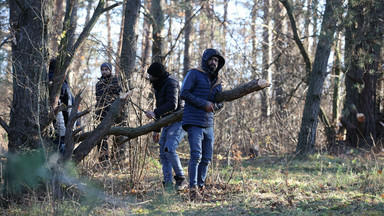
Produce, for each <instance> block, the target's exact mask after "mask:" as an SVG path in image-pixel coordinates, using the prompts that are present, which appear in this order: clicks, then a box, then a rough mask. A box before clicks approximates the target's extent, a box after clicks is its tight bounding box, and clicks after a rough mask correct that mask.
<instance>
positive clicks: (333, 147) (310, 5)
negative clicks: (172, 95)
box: [0, 0, 384, 215]
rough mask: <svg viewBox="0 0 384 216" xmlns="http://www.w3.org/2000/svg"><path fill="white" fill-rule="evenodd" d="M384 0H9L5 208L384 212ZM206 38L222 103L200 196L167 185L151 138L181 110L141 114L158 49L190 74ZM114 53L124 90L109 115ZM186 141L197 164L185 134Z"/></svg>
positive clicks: (180, 76) (1, 149) (2, 44)
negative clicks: (101, 100) (103, 145)
mask: <svg viewBox="0 0 384 216" xmlns="http://www.w3.org/2000/svg"><path fill="white" fill-rule="evenodd" d="M383 11H384V1H382V0H279V1H272V0H44V1H42V0H0V23H1V25H0V65H1V67H0V85H1V88H0V110H1V112H0V125H1V127H0V135H1V136H0V187H1V191H0V194H1V195H0V197H1V200H0V204H1V205H0V212H1V214H2V215H74V214H75V215H201V214H203V215H384V213H383V212H384V174H383V173H382V172H383V169H384V165H383V164H384V144H383V142H384V109H383V108H384V107H383V105H384V80H383V76H382V75H383V72H384V71H383V60H384V51H383V50H382V46H383V42H384V13H383ZM208 48H213V49H216V50H218V51H220V53H221V55H222V56H223V57H224V59H225V65H224V67H223V68H222V69H221V70H220V71H219V76H220V78H221V80H222V84H221V85H222V88H223V91H222V92H221V93H219V94H217V95H216V97H215V101H216V102H222V103H223V104H224V106H223V108H222V109H220V110H218V111H216V112H215V113H214V137H215V138H214V145H213V158H212V161H211V163H210V164H209V171H208V175H207V179H206V182H205V183H206V186H205V188H204V194H203V198H202V200H199V201H196V200H192V199H191V198H190V191H189V189H188V188H186V189H184V190H182V191H175V190H169V188H166V187H165V186H164V185H163V183H162V164H161V162H160V157H159V149H160V147H159V145H158V144H157V143H155V142H154V141H153V139H152V135H153V132H154V131H158V130H160V129H162V128H164V127H166V126H168V125H170V124H172V123H175V122H178V121H181V120H182V116H183V109H181V110H179V111H176V112H174V113H172V114H170V115H168V116H166V117H164V118H161V119H159V120H156V121H154V120H151V119H148V118H146V112H147V111H151V110H154V109H155V107H156V98H155V92H154V89H153V88H152V85H151V83H150V81H149V79H148V73H147V70H148V68H149V66H150V65H151V63H153V62H160V63H162V64H163V65H164V66H165V68H166V70H167V72H169V73H170V74H171V76H172V77H173V78H174V79H176V80H177V81H178V82H179V85H180V86H181V85H182V83H183V80H184V78H185V77H186V76H187V74H188V72H189V71H190V70H191V69H193V68H197V67H198V66H200V65H201V64H202V55H203V51H204V50H206V49H208ZM52 59H55V62H56V66H55V67H54V69H52V67H51V66H50V65H51V63H52ZM105 62H108V63H110V64H111V69H112V74H113V75H114V76H115V77H116V78H117V80H118V83H119V85H120V86H121V88H122V91H121V94H120V95H119V96H118V97H117V98H116V100H114V102H113V103H112V104H111V107H110V110H109V112H108V114H107V115H106V116H105V117H104V118H103V119H102V120H100V118H98V116H97V115H98V114H97V113H98V110H97V104H96V103H97V102H96V100H97V97H96V83H97V82H98V81H99V79H101V76H102V73H101V65H102V64H103V63H105ZM103 65H104V64H103ZM64 85H66V86H68V89H69V91H70V92H71V94H72V95H73V100H72V101H71V104H69V105H68V104H63V103H61V99H60V98H61V95H62V91H63V88H62V86H64ZM64 111H65V112H66V113H68V116H66V123H65V134H62V135H58V134H59V130H58V129H57V127H56V126H57V116H58V114H59V113H62V112H64ZM58 137H60V138H61V137H63V140H65V145H63V146H60V145H58V144H57V143H56V141H57V139H58ZM105 137H108V140H107V143H108V146H109V147H108V148H109V149H108V152H109V154H110V155H109V158H108V160H107V161H103V162H100V160H99V159H100V158H99V155H100V152H99V148H98V143H100V141H101V140H102V139H104V138H105ZM177 153H178V155H179V157H180V160H181V164H182V167H183V169H184V171H185V173H186V175H188V171H189V169H188V163H189V159H190V146H189V142H188V139H187V136H186V137H185V138H184V139H183V140H182V141H181V142H180V144H179V147H178V149H177Z"/></svg>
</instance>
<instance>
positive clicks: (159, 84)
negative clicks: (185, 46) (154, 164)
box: [146, 62, 186, 191]
mask: <svg viewBox="0 0 384 216" xmlns="http://www.w3.org/2000/svg"><path fill="white" fill-rule="evenodd" d="M147 73H148V76H149V80H150V82H151V83H152V87H153V89H154V91H155V98H156V108H155V110H153V111H147V112H146V116H147V117H148V118H150V119H155V120H156V119H159V118H162V117H164V116H167V115H169V114H171V113H172V112H175V111H178V110H180V109H182V108H183V106H184V103H183V101H182V100H181V99H180V95H179V93H180V87H179V83H178V82H177V81H176V80H175V79H173V78H171V77H170V74H169V73H168V72H167V71H166V70H165V67H164V65H162V64H161V63H158V62H154V63H152V64H151V66H150V67H149V68H148V70H147ZM159 132H160V131H155V132H154V133H153V140H154V141H155V142H159V144H160V162H161V164H162V170H163V176H164V182H163V183H164V185H165V186H166V187H167V186H171V185H173V180H172V177H173V174H172V169H173V171H174V172H175V176H174V179H175V180H176V184H175V189H176V190H178V191H180V190H183V188H184V187H185V186H186V178H185V176H184V172H183V168H182V166H181V163H180V158H179V156H178V155H177V153H176V149H177V147H178V146H179V143H180V142H181V140H182V139H183V137H184V136H185V131H184V130H183V129H182V128H181V121H179V122H175V123H173V124H171V125H168V126H166V127H164V128H163V130H162V132H161V136H160V138H159Z"/></svg>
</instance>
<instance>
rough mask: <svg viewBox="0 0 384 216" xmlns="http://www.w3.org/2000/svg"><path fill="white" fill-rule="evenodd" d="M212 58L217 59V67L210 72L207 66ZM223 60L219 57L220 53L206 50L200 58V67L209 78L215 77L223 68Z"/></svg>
mask: <svg viewBox="0 0 384 216" xmlns="http://www.w3.org/2000/svg"><path fill="white" fill-rule="evenodd" d="M212 57H217V58H218V59H219V63H218V66H217V68H216V70H215V71H211V69H210V66H209V64H208V60H209V59H210V58H212ZM224 64H225V60H224V58H223V56H221V54H220V52H219V51H217V50H215V49H206V50H204V53H203V56H202V57H201V67H202V68H203V69H204V71H206V72H208V73H209V74H210V75H211V76H213V78H214V77H216V76H217V74H218V73H219V70H220V69H221V68H222V67H223V66H224Z"/></svg>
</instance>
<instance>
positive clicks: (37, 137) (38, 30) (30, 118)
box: [8, 0, 52, 152]
mask: <svg viewBox="0 0 384 216" xmlns="http://www.w3.org/2000/svg"><path fill="white" fill-rule="evenodd" d="M18 3H19V4H17V3H16V2H15V1H10V2H9V7H10V20H9V22H10V23H11V31H12V35H14V37H15V39H14V40H13V43H12V61H13V100H12V109H11V114H10V124H9V128H10V131H9V133H8V136H9V145H8V148H9V151H10V152H18V151H23V150H25V148H32V149H35V148H38V147H39V146H40V145H41V144H43V142H42V138H41V128H40V122H41V119H42V118H46V117H47V116H48V104H47V103H46V102H47V99H48V98H47V90H48V89H47V88H46V83H47V80H48V77H47V70H46V69H47V64H46V59H48V45H49V44H48V42H49V35H48V29H46V28H47V26H46V24H47V23H48V19H50V17H51V11H50V8H52V5H48V3H51V4H52V2H47V3H44V4H42V2H41V1H34V0H25V1H21V2H18ZM40 147H41V146H40Z"/></svg>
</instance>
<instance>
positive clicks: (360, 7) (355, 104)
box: [342, 0, 384, 147]
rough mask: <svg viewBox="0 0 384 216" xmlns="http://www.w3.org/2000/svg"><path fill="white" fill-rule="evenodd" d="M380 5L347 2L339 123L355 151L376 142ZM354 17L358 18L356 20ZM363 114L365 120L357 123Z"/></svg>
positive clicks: (366, 0)
mask: <svg viewBox="0 0 384 216" xmlns="http://www.w3.org/2000/svg"><path fill="white" fill-rule="evenodd" d="M383 9H384V2H383V1H370V0H364V1H350V2H349V3H348V18H349V19H351V20H352V22H351V23H352V24H351V25H349V26H347V28H346V39H345V41H346V43H345V62H346V66H347V68H348V71H347V72H346V79H345V86H346V99H345V104H344V108H343V114H344V115H343V117H342V121H343V122H344V124H343V125H344V127H346V129H347V142H348V143H349V144H350V145H351V146H354V147H357V146H373V145H375V139H376V116H377V113H376V85H377V78H378V75H379V72H378V71H379V62H380V59H381V57H380V53H381V47H382V41H383V40H382V37H383V32H384V30H383V16H384V15H383ZM355 14H359V16H356V15H355ZM358 113H362V114H363V115H364V116H365V120H364V121H362V122H359V121H357V118H356V115H357V114H358Z"/></svg>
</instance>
